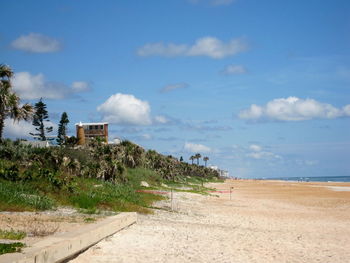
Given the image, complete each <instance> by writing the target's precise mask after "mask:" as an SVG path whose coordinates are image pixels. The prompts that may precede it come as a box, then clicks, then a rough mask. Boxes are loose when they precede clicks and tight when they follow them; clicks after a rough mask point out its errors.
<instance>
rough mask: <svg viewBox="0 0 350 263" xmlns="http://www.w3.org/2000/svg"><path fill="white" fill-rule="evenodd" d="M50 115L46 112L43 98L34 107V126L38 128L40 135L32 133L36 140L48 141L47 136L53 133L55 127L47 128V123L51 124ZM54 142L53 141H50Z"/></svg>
mask: <svg viewBox="0 0 350 263" xmlns="http://www.w3.org/2000/svg"><path fill="white" fill-rule="evenodd" d="M49 121H50V120H49V114H48V112H47V110H46V104H45V103H44V102H43V99H42V98H41V99H40V100H39V101H38V102H37V103H35V105H34V116H33V123H32V124H33V125H34V126H36V127H37V128H35V130H36V131H37V132H38V133H32V132H31V133H30V135H32V136H33V137H34V138H35V139H37V140H39V141H46V140H47V138H46V134H47V133H50V132H52V130H53V127H52V126H50V127H45V122H49ZM50 140H52V139H50Z"/></svg>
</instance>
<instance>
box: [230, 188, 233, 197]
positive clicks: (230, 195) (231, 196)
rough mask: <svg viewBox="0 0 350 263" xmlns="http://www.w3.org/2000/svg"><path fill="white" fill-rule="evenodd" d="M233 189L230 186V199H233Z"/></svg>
mask: <svg viewBox="0 0 350 263" xmlns="http://www.w3.org/2000/svg"><path fill="white" fill-rule="evenodd" d="M232 189H233V187H230V200H232Z"/></svg>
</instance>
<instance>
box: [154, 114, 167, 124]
mask: <svg viewBox="0 0 350 263" xmlns="http://www.w3.org/2000/svg"><path fill="white" fill-rule="evenodd" d="M154 122H155V123H160V124H165V123H168V122H169V120H168V119H167V118H166V117H164V116H161V115H159V116H156V117H154Z"/></svg>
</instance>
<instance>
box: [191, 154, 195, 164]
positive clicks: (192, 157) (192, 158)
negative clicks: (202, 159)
mask: <svg viewBox="0 0 350 263" xmlns="http://www.w3.org/2000/svg"><path fill="white" fill-rule="evenodd" d="M194 159H196V158H195V157H194V156H193V155H192V156H191V157H190V160H191V161H192V164H193V160H194Z"/></svg>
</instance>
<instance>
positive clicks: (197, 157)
mask: <svg viewBox="0 0 350 263" xmlns="http://www.w3.org/2000/svg"><path fill="white" fill-rule="evenodd" d="M200 158H202V155H201V154H200V153H196V155H195V156H194V159H197V165H199V159H200Z"/></svg>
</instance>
